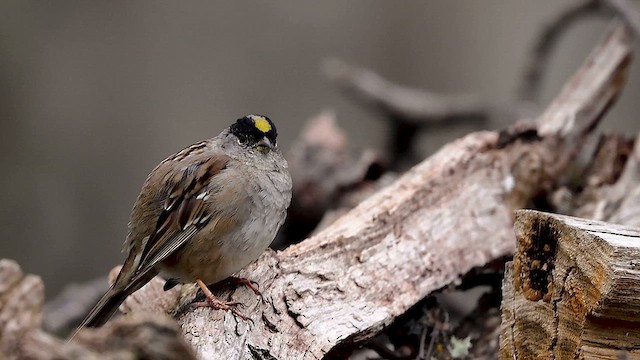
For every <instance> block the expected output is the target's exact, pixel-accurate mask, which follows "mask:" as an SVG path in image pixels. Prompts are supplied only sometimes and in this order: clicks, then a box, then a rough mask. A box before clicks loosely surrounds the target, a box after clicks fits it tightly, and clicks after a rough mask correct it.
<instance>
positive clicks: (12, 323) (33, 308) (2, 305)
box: [0, 259, 44, 359]
mask: <svg viewBox="0 0 640 360" xmlns="http://www.w3.org/2000/svg"><path fill="white" fill-rule="evenodd" d="M0 280H1V281H0V354H6V356H8V357H9V358H14V359H15V358H19V356H20V351H21V341H22V339H23V337H24V335H25V334H27V333H28V332H30V331H32V330H34V329H39V328H40V325H41V323H42V306H43V304H44V285H43V284H42V280H41V279H40V278H39V277H38V276H35V275H25V274H23V273H22V270H21V269H20V266H18V264H17V263H16V262H14V261H11V260H6V259H0Z"/></svg>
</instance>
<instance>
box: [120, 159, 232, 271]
mask: <svg viewBox="0 0 640 360" xmlns="http://www.w3.org/2000/svg"><path fill="white" fill-rule="evenodd" d="M229 161H230V158H229V157H228V156H226V155H215V156H209V157H203V158H201V159H200V160H198V161H196V162H194V163H192V164H191V165H189V166H188V167H186V168H185V169H184V170H183V171H182V172H178V173H174V172H171V173H167V175H166V181H165V182H166V184H167V185H166V192H165V194H166V197H164V200H163V202H162V205H161V206H162V211H161V212H160V215H159V216H158V217H157V218H156V219H155V227H154V228H153V231H152V232H151V233H150V234H149V235H148V237H145V238H144V240H143V242H142V244H141V246H140V248H141V249H142V251H141V252H140V253H139V254H135V256H134V257H133V258H134V263H133V264H132V265H133V266H132V267H133V268H135V269H136V271H135V272H133V273H132V274H131V275H132V276H133V277H132V278H130V279H127V280H128V281H127V282H128V283H135V282H136V279H138V278H141V277H144V276H145V275H146V274H147V273H148V272H149V271H151V270H152V269H153V268H154V267H155V266H156V265H157V264H158V263H160V262H161V261H163V260H164V259H166V258H167V257H168V256H170V255H171V254H173V253H175V252H176V250H178V249H179V248H180V247H181V246H182V245H183V244H184V243H185V242H187V241H188V240H189V239H190V238H191V237H193V235H194V234H195V233H197V232H198V230H200V229H201V228H202V227H203V226H204V225H206V224H207V222H208V221H209V220H210V218H211V215H212V214H210V213H208V211H207V207H206V204H205V202H206V201H207V200H208V197H209V196H210V195H211V194H208V193H207V189H208V188H207V184H208V183H209V181H211V179H212V178H213V177H214V176H216V175H217V174H219V173H220V172H221V171H223V170H224V169H226V167H227V164H228V163H229ZM147 221H154V219H148V220H147ZM130 258H132V256H130ZM131 275H130V276H131Z"/></svg>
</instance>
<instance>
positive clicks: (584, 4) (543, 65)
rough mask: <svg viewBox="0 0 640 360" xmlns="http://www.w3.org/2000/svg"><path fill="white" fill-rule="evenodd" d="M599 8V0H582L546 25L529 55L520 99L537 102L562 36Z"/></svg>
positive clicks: (521, 84) (520, 90)
mask: <svg viewBox="0 0 640 360" xmlns="http://www.w3.org/2000/svg"><path fill="white" fill-rule="evenodd" d="M598 9H599V3H598V1H597V0H581V1H578V2H576V3H575V4H573V5H571V6H569V7H568V8H566V9H565V10H564V11H562V12H560V14H558V15H557V16H556V17H555V18H554V19H553V20H552V21H551V22H549V24H548V25H547V26H545V28H544V30H543V31H542V32H541V33H540V35H538V37H537V39H536V41H535V43H534V45H533V48H532V50H531V51H530V52H529V53H530V55H529V56H528V57H527V59H528V63H527V65H526V66H525V71H524V76H523V77H522V81H521V83H520V89H519V91H518V93H519V94H520V95H519V98H520V100H522V101H526V102H536V100H537V99H538V98H539V97H540V84H541V82H542V76H543V74H544V73H545V72H546V69H547V65H548V59H549V55H550V53H551V50H552V49H553V47H554V46H555V44H556V43H557V42H558V40H559V38H560V36H561V35H562V34H563V33H564V32H565V31H566V30H567V28H569V26H571V25H573V24H574V23H575V22H576V21H577V20H579V19H582V18H583V17H585V16H587V15H591V14H593V13H595V12H596V11H597V10H598Z"/></svg>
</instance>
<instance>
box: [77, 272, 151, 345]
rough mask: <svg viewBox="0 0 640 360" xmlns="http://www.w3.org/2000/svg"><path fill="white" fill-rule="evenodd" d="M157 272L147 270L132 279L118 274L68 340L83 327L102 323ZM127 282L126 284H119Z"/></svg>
mask: <svg viewBox="0 0 640 360" xmlns="http://www.w3.org/2000/svg"><path fill="white" fill-rule="evenodd" d="M156 274H157V272H155V271H147V272H146V273H143V274H138V275H136V276H135V277H134V278H133V279H129V278H126V279H125V278H121V277H120V276H118V278H117V279H116V282H115V283H114V284H113V286H111V288H109V290H108V291H107V292H106V293H105V294H104V295H103V296H102V298H101V299H100V301H98V303H97V304H96V305H95V306H94V307H93V309H91V311H90V312H89V315H87V316H86V317H85V318H84V320H82V322H81V323H80V325H79V326H78V328H77V329H76V330H75V331H74V332H73V335H71V337H70V338H69V340H71V339H73V338H74V337H75V336H76V334H78V332H79V331H80V330H82V329H83V328H85V327H98V326H101V325H104V323H106V322H107V321H108V320H109V319H110V318H111V317H112V316H113V314H114V313H115V312H116V311H117V310H118V307H120V304H122V303H123V302H124V300H125V299H126V298H127V296H129V295H131V294H133V293H134V292H136V291H137V290H138V289H140V288H141V287H143V286H144V284H146V283H148V282H149V280H151V279H152V278H153V277H154V276H156ZM123 283H128V284H127V285H126V286H124V288H123V286H122V285H121V284H123Z"/></svg>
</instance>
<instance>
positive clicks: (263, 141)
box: [256, 136, 274, 149]
mask: <svg viewBox="0 0 640 360" xmlns="http://www.w3.org/2000/svg"><path fill="white" fill-rule="evenodd" d="M256 146H266V147H268V148H269V149H273V147H274V146H273V144H272V143H271V141H270V140H269V139H267V137H266V136H264V137H262V139H261V140H260V141H258V143H257V144H256Z"/></svg>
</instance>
